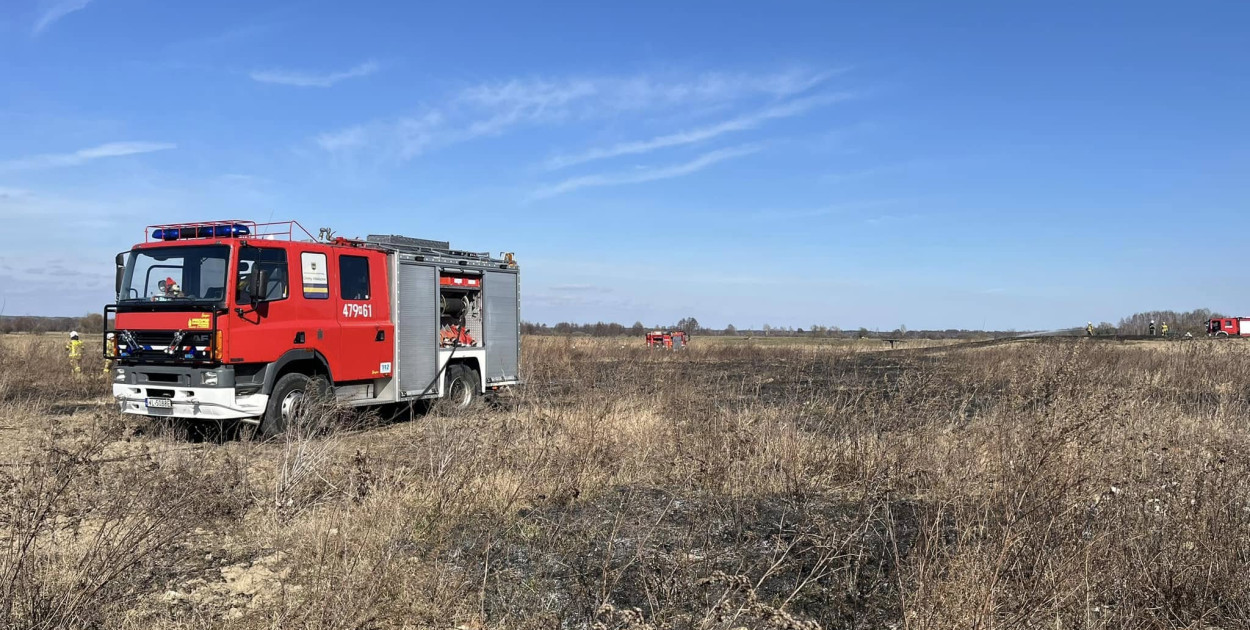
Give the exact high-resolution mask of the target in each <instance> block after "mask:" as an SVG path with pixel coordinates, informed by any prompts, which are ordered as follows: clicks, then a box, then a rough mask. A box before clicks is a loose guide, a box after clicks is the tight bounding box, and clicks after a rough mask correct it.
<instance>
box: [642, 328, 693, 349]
mask: <svg viewBox="0 0 1250 630" xmlns="http://www.w3.org/2000/svg"><path fill="white" fill-rule="evenodd" d="M689 342H690V340H689V339H688V338H687V337H686V333H685V331H682V330H656V331H653V332H649V333H647V347H649V348H664V349H666V350H682V349H685V347H686V345H687V344H688V343H689Z"/></svg>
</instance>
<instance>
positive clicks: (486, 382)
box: [105, 220, 520, 435]
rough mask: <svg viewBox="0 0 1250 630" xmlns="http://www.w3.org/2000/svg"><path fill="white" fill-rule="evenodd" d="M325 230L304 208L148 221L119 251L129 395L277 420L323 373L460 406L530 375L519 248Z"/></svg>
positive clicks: (353, 385)
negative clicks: (271, 216)
mask: <svg viewBox="0 0 1250 630" xmlns="http://www.w3.org/2000/svg"><path fill="white" fill-rule="evenodd" d="M322 233H323V236H324V237H325V238H316V237H313V236H312V235H311V234H310V233H308V231H307V230H305V229H304V228H303V227H302V226H300V225H299V224H298V223H296V222H294V221H287V222H280V223H255V222H251V221H242V220H230V221H210V222H199V223H182V224H176V225H155V226H149V227H148V228H147V230H146V231H145V238H144V242H142V243H139V244H137V245H135V246H134V247H133V248H132V249H131V250H130V251H129V252H125V253H122V254H119V255H118V257H117V302H116V303H115V304H111V305H109V306H107V307H105V317H106V320H107V319H108V318H109V317H113V318H115V324H114V332H115V334H114V335H113V336H112V337H111V338H107V339H106V342H105V343H106V347H105V354H106V356H107V357H108V358H110V359H112V360H114V361H115V365H116V367H115V369H114V372H113V394H114V396H115V398H116V399H117V401H118V404H119V405H120V407H121V410H122V411H123V412H126V413H132V414H141V415H148V416H164V417H175V418H190V419H210V420H238V421H242V422H245V423H250V424H254V425H259V428H260V432H261V433H262V434H264V435H274V434H277V433H281V432H282V431H283V430H285V427H286V425H287V423H288V422H290V421H291V419H292V418H293V414H294V413H295V412H296V409H297V407H298V403H299V401H300V400H301V399H302V398H303V397H304V395H305V394H306V393H307V392H309V391H310V390H312V389H313V388H326V389H329V390H330V391H332V392H333V395H334V397H335V398H336V399H338V400H339V401H340V402H343V403H345V404H349V405H358V406H363V405H380V404H386V403H399V402H405V401H412V400H421V399H433V398H450V399H451V400H452V402H453V403H454V404H456V405H457V406H462V407H463V406H468V405H470V404H472V403H473V402H474V401H475V400H476V399H477V398H478V397H479V396H481V395H483V394H485V393H487V392H489V391H493V390H497V389H500V388H504V387H509V386H513V385H517V384H518V383H519V382H520V378H519V363H520V329H519V323H520V317H519V315H520V313H519V296H518V289H519V282H518V278H519V268H518V266H517V263H516V261H515V260H514V259H513V257H512V255H511V254H505V255H503V257H501V258H495V257H492V256H491V255H490V254H488V253H476V252H467V251H459V250H453V249H451V248H450V245H449V244H448V243H446V242H443V241H429V240H422V239H413V238H407V237H402V236H373V235H371V236H369V237H367V238H365V239H345V238H334V237H331V236H329V234H330V232H329V231H328V230H323V232H322ZM449 331H450V332H449Z"/></svg>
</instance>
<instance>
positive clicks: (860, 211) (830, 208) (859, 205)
mask: <svg viewBox="0 0 1250 630" xmlns="http://www.w3.org/2000/svg"><path fill="white" fill-rule="evenodd" d="M916 201H918V200H917V199H916V198H914V197H894V198H884V199H861V200H855V201H843V202H839V203H832V204H829V205H827V206H819V207H814V208H799V209H795V208H770V209H764V210H757V211H754V212H749V213H746V214H745V215H742V216H743V218H749V219H752V220H767V219H814V218H817V217H826V216H833V215H843V216H861V217H862V216H865V213H866V212H867V211H869V210H875V209H878V208H886V207H893V206H898V205H902V204H909V203H914V202H916ZM718 216H720V215H718ZM874 216H875V215H874Z"/></svg>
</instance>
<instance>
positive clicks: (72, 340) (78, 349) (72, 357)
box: [65, 331, 82, 374]
mask: <svg viewBox="0 0 1250 630" xmlns="http://www.w3.org/2000/svg"><path fill="white" fill-rule="evenodd" d="M65 352H66V354H67V355H68V356H69V365H70V367H71V368H73V370H74V374H82V340H81V339H79V338H78V331H71V332H70V333H69V343H66V344H65Z"/></svg>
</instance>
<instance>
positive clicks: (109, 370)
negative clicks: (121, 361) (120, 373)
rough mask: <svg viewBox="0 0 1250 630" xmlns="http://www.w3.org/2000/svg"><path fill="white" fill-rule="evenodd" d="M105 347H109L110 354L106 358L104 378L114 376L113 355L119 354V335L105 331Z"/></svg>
mask: <svg viewBox="0 0 1250 630" xmlns="http://www.w3.org/2000/svg"><path fill="white" fill-rule="evenodd" d="M104 347H105V348H107V349H108V354H107V356H105V358H104V378H105V379H112V378H113V357H114V356H116V355H117V336H116V335H115V334H114V333H104Z"/></svg>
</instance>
